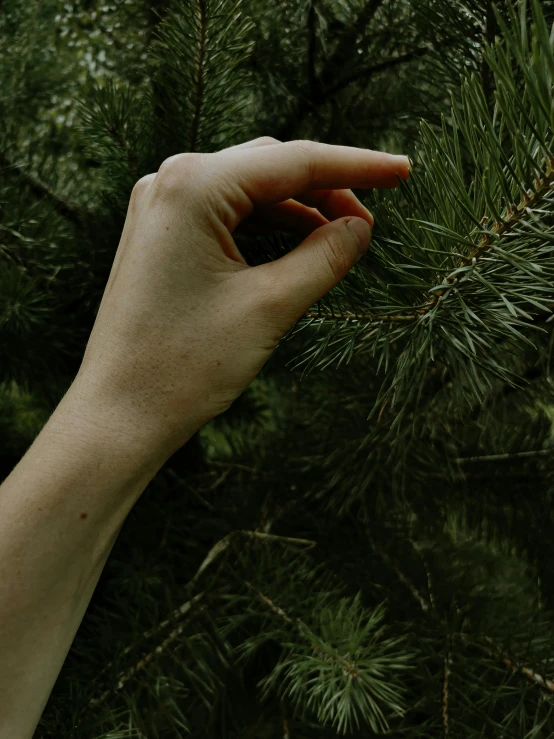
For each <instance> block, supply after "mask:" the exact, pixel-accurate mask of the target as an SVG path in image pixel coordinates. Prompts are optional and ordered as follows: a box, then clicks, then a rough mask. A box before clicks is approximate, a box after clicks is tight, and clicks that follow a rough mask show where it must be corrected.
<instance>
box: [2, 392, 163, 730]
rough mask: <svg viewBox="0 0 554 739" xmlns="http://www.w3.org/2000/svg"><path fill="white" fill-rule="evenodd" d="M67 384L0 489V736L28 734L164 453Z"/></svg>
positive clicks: (108, 410)
mask: <svg viewBox="0 0 554 739" xmlns="http://www.w3.org/2000/svg"><path fill="white" fill-rule="evenodd" d="M117 413H118V412H117V409H114V408H110V409H108V408H104V409H102V408H101V406H100V405H99V404H94V407H93V406H92V405H91V404H89V403H83V401H82V398H81V396H80V394H79V393H78V392H77V391H76V390H75V389H74V388H72V389H70V391H69V392H68V394H67V395H66V396H65V397H64V399H63V400H62V402H61V403H60V405H59V406H58V408H57V409H56V411H55V412H54V414H53V415H52V417H51V418H50V420H49V422H48V423H47V424H46V426H45V427H44V429H43V430H42V431H41V433H40V434H39V436H38V437H37V438H36V440H35V442H34V443H33V445H32V446H31V448H30V449H29V450H28V452H27V454H26V455H25V456H24V457H23V459H22V460H21V462H20V463H19V464H18V465H17V467H16V468H15V469H14V470H13V472H12V473H11V475H10V476H9V477H8V478H7V479H6V480H5V481H4V483H3V484H2V486H0V739H26V738H27V737H30V736H31V735H32V733H33V731H34V728H35V725H36V723H37V722H38V720H39V717H40V714H41V712H42V710H43V708H44V705H45V703H46V701H47V699H48V696H49V694H50V691H51V689H52V686H53V684H54V682H55V680H56V677H57V675H58V673H59V671H60V668H61V666H62V664H63V661H64V659H65V656H66V654H67V652H68V650H69V647H70V645H71V642H72V640H73V638H74V636H75V632H76V631H77V628H78V626H79V624H80V622H81V620H82V618H83V615H84V612H85V610H86V607H87V605H88V603H89V601H90V598H91V596H92V593H93V591H94V588H95V586H96V583H97V581H98V578H99V576H100V573H101V571H102V568H103V566H104V564H105V562H106V559H107V556H108V554H109V552H110V550H111V548H112V546H113V543H114V541H115V538H116V536H117V534H118V532H119V529H120V528H121V525H122V524H123V522H124V520H125V518H126V516H127V514H128V513H129V511H130V510H131V508H132V506H133V504H134V503H135V502H136V500H137V499H138V497H139V496H140V494H141V493H142V491H143V490H144V488H145V487H146V486H147V484H148V482H149V481H150V480H151V478H152V477H153V476H154V475H155V473H156V471H157V470H158V469H159V468H160V466H161V465H162V464H163V462H164V461H165V458H166V457H167V456H168V451H167V449H161V448H160V447H158V446H156V444H154V443H151V444H149V443H148V439H149V437H148V434H144V435H141V434H140V433H136V428H134V427H132V426H131V425H129V424H128V423H127V421H126V420H125V419H124V418H121V419H120V422H119V423H118V415H117Z"/></svg>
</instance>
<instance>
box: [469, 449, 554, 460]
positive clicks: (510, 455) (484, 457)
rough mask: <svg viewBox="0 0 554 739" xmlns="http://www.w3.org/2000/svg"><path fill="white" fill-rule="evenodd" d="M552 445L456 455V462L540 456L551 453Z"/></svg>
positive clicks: (552, 450)
mask: <svg viewBox="0 0 554 739" xmlns="http://www.w3.org/2000/svg"><path fill="white" fill-rule="evenodd" d="M553 453H554V447H552V448H550V449H535V450H533V451H529V452H512V453H508V454H483V455H482V456H480V457H456V462H457V463H458V464H465V463H466V462H504V461H506V460H509V459H518V458H522V457H540V456H542V455H546V454H553Z"/></svg>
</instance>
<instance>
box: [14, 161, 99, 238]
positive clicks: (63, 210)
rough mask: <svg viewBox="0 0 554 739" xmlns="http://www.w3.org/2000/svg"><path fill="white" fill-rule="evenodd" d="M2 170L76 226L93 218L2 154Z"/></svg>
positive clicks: (80, 225)
mask: <svg viewBox="0 0 554 739" xmlns="http://www.w3.org/2000/svg"><path fill="white" fill-rule="evenodd" d="M0 168H2V170H3V173H4V174H6V175H8V176H11V177H13V178H14V179H16V180H18V181H19V182H21V183H22V184H23V185H25V186H26V187H28V188H29V190H30V191H31V192H32V193H33V195H34V196H35V197H36V198H37V199H38V200H47V201H48V202H49V203H50V204H51V205H52V207H53V209H54V210H55V211H56V213H59V215H61V216H63V217H64V218H66V219H67V220H68V221H71V222H72V223H73V224H75V225H76V226H79V227H82V226H83V225H84V223H85V221H86V220H87V219H89V218H91V217H92V215H93V214H92V213H90V212H87V211H86V210H85V209H83V208H82V207H80V206H79V205H77V204H76V203H73V202H71V201H70V200H65V199H64V198H62V197H61V196H60V195H58V194H57V193H55V192H54V191H53V190H51V189H50V188H49V187H48V185H46V184H45V183H44V182H42V180H39V179H38V177H35V176H34V175H32V174H29V173H28V172H25V171H24V170H23V168H22V167H21V166H20V165H18V164H14V163H13V162H11V161H10V159H9V158H8V157H7V156H6V155H5V154H2V153H0Z"/></svg>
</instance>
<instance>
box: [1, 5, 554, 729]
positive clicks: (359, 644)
mask: <svg viewBox="0 0 554 739" xmlns="http://www.w3.org/2000/svg"><path fill="white" fill-rule="evenodd" d="M68 7H69V8H70V9H71V11H68V10H67V8H66V10H65V13H66V15H65V16H63V18H62V19H61V21H62V27H63V28H68V29H73V30H72V31H70V32H68V33H67V34H65V35H64V36H63V37H62V38H60V35H61V34H56V24H57V23H58V24H59V23H60V14H59V7H58V3H56V2H54V0H51V1H50V2H46V1H43V2H42V3H39V2H31V3H22V2H20V0H3V2H2V3H1V4H0V59H1V62H0V75H1V76H2V77H1V79H2V93H3V94H2V96H1V97H0V106H1V115H0V121H2V124H1V126H0V203H1V204H2V205H1V208H2V210H1V214H0V259H1V260H2V271H1V273H0V275H1V278H0V279H1V280H2V290H1V291H0V337H1V338H0V340H1V341H2V348H3V352H2V358H3V361H2V363H1V365H0V371H1V372H2V375H1V376H0V383H1V384H0V403H1V404H2V410H3V413H2V414H1V417H0V423H1V424H2V431H3V439H4V440H5V444H4V446H3V449H2V450H1V451H0V459H1V465H2V469H3V471H4V474H7V473H8V472H9V471H10V469H11V467H12V466H13V465H14V464H15V462H16V461H17V459H18V458H19V456H21V454H22V453H23V452H24V450H25V448H26V446H27V445H28V443H29V442H30V440H31V439H32V438H33V435H34V434H36V433H37V432H38V430H39V428H40V427H41V425H42V423H44V421H45V419H46V417H47V415H48V412H49V411H50V410H52V408H53V407H54V405H55V403H56V402H57V400H58V399H59V398H60V397H61V395H62V394H63V392H64V391H65V389H66V388H67V386H68V384H69V383H70V382H71V380H72V378H73V376H74V374H75V372H76V370H77V368H78V366H79V362H80V358H81V356H82V352H83V350H84V345H85V343H86V340H87V337H88V334H89V332H90V329H91V327H92V322H93V321H94V315H95V310H96V308H97V306H98V304H99V301H100V297H101V294H102V291H103V288H104V285H105V282H106V280H107V276H108V274H109V270H110V267H111V262H112V260H113V255H114V253H115V249H116V247H117V242H118V238H119V234H120V231H121V227H122V224H123V219H124V215H125V208H126V204H127V200H128V196H129V191H130V188H131V187H132V184H133V182H134V181H135V180H136V179H138V177H140V176H142V175H143V174H146V173H148V172H153V171H156V169H157V168H158V167H159V164H160V163H161V161H162V160H163V158H165V157H166V156H169V155H171V154H173V153H176V152H177V151H215V150H218V149H221V148H223V147H225V146H229V145H232V144H234V143H237V142H239V141H243V140H246V139H249V138H254V137H255V136H257V135H273V136H276V137H277V138H280V139H282V140H287V139H292V138H311V139H315V140H321V141H327V142H330V143H331V142H332V143H341V144H347V145H356V146H364V147H370V148H388V149H392V150H398V151H403V152H405V153H409V154H410V155H411V156H412V158H413V160H414V163H415V164H414V170H413V172H412V176H411V177H410V180H409V181H408V182H407V183H406V184H403V185H402V186H401V187H399V188H398V189H397V190H396V191H394V192H387V193H386V194H384V195H383V194H381V193H378V192H374V193H369V194H368V193H367V192H359V193H357V194H358V195H359V196H360V197H361V198H362V199H363V200H364V202H365V203H366V204H367V205H368V206H369V207H370V208H371V210H372V211H373V213H374V214H375V217H376V230H375V237H374V240H373V243H372V247H371V249H370V251H369V253H368V254H367V255H366V257H364V259H363V260H362V261H361V262H359V263H358V265H357V266H356V267H355V268H354V269H353V270H352V272H351V273H350V274H349V276H348V277H347V278H346V279H345V280H344V281H343V282H342V283H341V284H340V285H339V286H338V287H337V288H336V289H335V290H334V291H332V293H331V294H329V295H328V296H327V297H326V298H325V299H323V300H322V301H320V303H319V304H318V305H316V306H314V307H313V308H312V309H311V310H310V311H309V313H308V314H307V315H306V316H305V318H304V319H303V320H302V321H301V322H300V323H299V324H298V326H296V327H295V329H294V330H292V331H291V332H290V334H289V336H288V337H286V339H285V340H284V341H283V343H282V345H281V346H280V347H279V349H278V351H277V352H276V353H275V355H274V357H273V358H272V360H271V361H270V362H269V363H268V365H267V367H266V368H265V370H264V372H263V373H262V376H261V377H260V378H258V379H257V380H256V381H255V382H254V383H253V384H252V385H251V387H250V388H249V390H248V391H247V392H246V393H245V394H244V396H243V397H242V398H241V399H240V400H239V401H237V402H236V403H235V405H234V406H233V408H232V409H231V410H230V411H229V412H228V413H227V414H225V415H224V416H222V417H219V418H217V419H215V420H214V421H213V422H212V423H211V424H209V425H208V426H207V427H205V428H204V429H203V430H202V431H201V432H200V433H199V434H198V436H197V438H195V439H194V440H193V441H192V442H191V443H190V444H187V445H186V447H185V448H184V449H183V450H182V451H181V452H179V453H177V454H176V455H175V456H174V457H173V458H172V459H171V460H169V462H168V463H167V464H166V465H165V467H164V468H163V469H162V470H161V471H160V473H159V474H158V475H157V477H156V478H155V480H154V481H153V482H152V484H151V485H150V487H149V489H148V490H147V491H146V492H145V494H144V495H143V498H142V499H141V501H139V503H138V504H137V506H136V507H135V509H134V510H133V512H132V513H131V515H130V517H129V519H128V521H127V522H126V524H125V527H124V530H123V532H122V533H121V535H120V538H119V540H118V542H117V544H116V547H115V549H114V551H113V553H112V556H111V558H110V560H109V562H108V565H107V567H106V570H105V573H104V575H103V577H102V580H101V582H100V584H99V586H98V588H97V591H96V593H95V596H94V598H93V602H92V603H91V606H90V608H89V611H88V613H87V616H86V618H85V621H84V622H83V625H82V628H81V629H80V631H79V634H78V636H77V638H76V641H75V644H74V646H73V649H72V651H71V653H70V655H69V657H68V660H67V662H66V665H65V666H64V669H63V671H62V674H61V676H60V679H59V681H58V684H57V685H56V688H55V690H54V693H53V695H52V698H51V700H50V703H49V706H48V707H47V710H46V712H45V715H44V717H43V720H42V722H41V725H40V727H39V729H38V731H37V736H38V737H41V738H43V739H47V738H48V739H49V738H50V737H62V736H63V737H75V738H76V739H81V738H83V737H98V738H99V739H100V738H103V739H108V738H110V739H116V737H117V738H119V737H121V738H123V737H131V736H135V737H144V738H147V739H169V738H170V737H184V736H193V737H214V739H215V738H216V737H217V739H231V738H234V737H241V738H243V737H244V738H246V737H252V738H256V739H266V738H267V739H270V738H274V737H275V738H277V737H286V738H287V739H289V738H290V739H298V738H300V739H308V738H311V737H318V738H319V737H335V736H337V735H346V736H350V737H361V736H368V735H370V734H371V733H375V734H387V735H390V736H395V737H403V736H405V737H410V738H412V737H413V738H415V737H439V736H440V737H483V736H487V737H488V736H490V737H498V738H500V737H505V738H508V737H510V738H512V737H513V739H516V738H517V739H522V737H529V738H530V737H548V736H552V735H553V734H554V715H553V712H554V682H553V681H554V669H553V666H552V664H551V660H552V656H553V651H554V649H553V645H554V641H553V640H554V633H553V628H552V623H553V618H552V616H553V613H554V588H553V587H552V582H553V576H554V567H553V566H552V564H551V557H550V555H549V552H548V543H549V542H550V540H551V538H552V534H553V533H554V514H553V513H552V510H551V509H552V499H553V491H554V485H553V479H552V474H551V465H550V463H549V460H550V457H551V453H552V446H553V444H552V438H551V437H552V401H553V395H554V393H553V391H552V380H551V374H550V355H551V349H552V344H553V338H552V337H553V334H552V320H551V318H552V315H553V313H552V309H553V307H554V286H553V285H554V256H553V249H554V211H553V204H554V192H553V191H554V136H553V133H552V131H553V123H554V120H553V118H554V106H553V103H552V100H553V83H554V31H551V30H550V27H551V24H552V21H553V20H554V8H553V6H552V3H550V2H547V1H546V0H543V2H542V3H540V2H539V0H529V2H523V1H522V0H520V1H519V2H518V3H516V4H515V5H512V4H511V3H510V2H502V3H499V4H498V5H497V6H495V5H493V4H492V3H491V2H489V1H488V0H464V2H456V3H453V4H451V3H448V2H446V0H425V2H415V0H414V1H409V0H303V1H302V2H299V1H298V0H276V2H275V3H273V4H271V5H269V4H267V3H262V2H260V0H172V1H171V2H169V0H168V1H167V2H166V0H159V1H158V2H156V3H151V4H150V3H149V4H147V6H146V7H145V6H143V5H141V4H140V3H139V2H135V0H132V2H128V3H125V4H122V6H121V7H120V8H115V6H114V9H113V10H109V11H108V12H110V13H111V12H113V13H116V14H117V13H122V14H123V15H122V16H121V17H123V18H125V17H132V18H134V19H135V29H138V30H135V31H133V32H132V33H133V34H134V35H133V38H134V39H135V41H134V45H133V48H132V49H131V50H126V47H125V42H124V40H125V39H126V38H130V36H128V35H127V34H131V31H129V29H128V28H125V27H124V26H125V24H123V28H122V30H121V31H119V32H118V33H116V34H115V35H114V37H113V39H114V40H117V44H115V46H118V45H119V50H118V52H117V54H114V55H112V57H111V61H110V64H109V65H107V67H106V69H103V70H102V71H101V73H97V66H96V62H95V63H94V64H93V65H92V67H93V69H92V71H91V69H90V66H91V65H90V62H87V63H88V64H89V74H87V75H82V74H81V73H78V74H75V72H74V71H72V67H71V65H69V64H67V65H54V64H53V59H54V58H58V59H61V60H67V61H69V60H70V59H72V58H74V56H73V55H74V53H75V52H74V51H73V49H74V47H71V46H69V42H68V41H64V38H66V36H68V37H69V38H70V39H73V40H74V41H75V28H76V27H77V25H78V24H84V27H85V29H86V28H87V27H90V26H87V24H89V23H92V24H93V25H94V19H93V20H92V21H91V20H90V19H91V18H92V14H94V13H101V12H104V10H103V6H102V5H101V3H95V2H94V1H91V2H89V3H87V4H86V9H85V10H84V11H83V10H82V9H81V10H79V13H76V12H74V11H75V8H73V6H72V5H71V4H68ZM82 12H84V13H85V14H88V15H86V17H85V16H83V15H82ZM127 13H129V14H131V15H130V16H126V15H125V14H127ZM76 18H77V21H78V23H77V21H76ZM118 22H121V21H118ZM63 24H65V25H63ZM114 25H115V22H114ZM77 36H79V34H77ZM85 37H86V34H85ZM98 43H99V44H101V41H98ZM80 48H82V47H80ZM146 49H147V50H148V54H147V56H146V58H143V54H145V53H146V52H145V51H143V50H146ZM22 50H24V51H25V54H22ZM89 51H90V49H89ZM102 52H104V55H105V53H106V52H105V50H104V49H103V48H102V47H100V48H98V49H96V51H95V52H94V54H92V56H89V57H87V59H89V60H90V59H92V60H93V61H94V60H95V59H98V58H99V57H100V55H101V53H102ZM91 53H92V52H91ZM95 54H96V56H95ZM108 57H109V55H108ZM105 58H106V57H105V56H103V57H102V59H105ZM22 59H24V61H22ZM102 63H103V62H102ZM64 70H67V71H64ZM91 77H92V79H91ZM68 88H69V89H71V90H72V93H73V94H74V96H75V98H78V103H75V102H73V101H72V100H69V103H68V104H67V108H68V112H67V123H64V124H63V125H61V127H59V128H56V127H55V126H53V125H52V120H51V115H52V114H51V112H50V111H51V108H52V103H51V101H52V95H59V96H61V97H60V98H59V99H62V97H63V95H62V92H63V90H64V89H68ZM421 119H424V122H421ZM237 242H238V243H239V245H240V247H241V249H242V251H243V253H244V254H245V256H246V257H247V259H248V260H249V261H250V263H255V262H256V261H258V260H266V259H271V258H275V257H278V256H279V255H280V254H282V253H283V252H284V251H286V250H288V249H290V248H293V247H294V246H295V245H296V243H297V240H295V238H294V237H293V236H292V235H290V234H284V233H277V234H275V235H274V236H272V237H271V238H267V237H263V238H262V237H252V236H250V237H246V236H242V237H237Z"/></svg>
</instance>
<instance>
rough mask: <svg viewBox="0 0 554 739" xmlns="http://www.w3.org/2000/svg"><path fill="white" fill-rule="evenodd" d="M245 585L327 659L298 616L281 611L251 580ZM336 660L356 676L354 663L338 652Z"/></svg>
mask: <svg viewBox="0 0 554 739" xmlns="http://www.w3.org/2000/svg"><path fill="white" fill-rule="evenodd" d="M245 585H246V586H247V587H248V588H249V589H250V590H252V591H253V592H254V593H256V595H257V596H258V597H259V598H260V599H261V600H262V601H263V602H264V603H265V605H266V606H267V607H268V608H270V609H271V610H272V611H273V613H275V614H276V615H277V616H279V617H280V618H281V619H282V620H283V621H284V622H285V623H286V624H288V625H289V626H292V628H293V629H294V630H295V631H296V632H297V633H298V634H299V635H300V636H301V637H302V638H303V639H304V640H305V641H307V642H308V644H309V645H310V647H311V648H312V649H313V650H314V652H317V653H318V654H319V655H320V656H322V657H324V658H325V659H328V658H329V657H328V655H326V654H324V653H323V652H322V650H321V648H320V647H318V645H317V644H314V642H313V641H312V640H311V639H310V637H309V634H307V633H306V627H305V626H304V623H303V622H302V621H301V620H300V619H299V618H291V617H290V616H289V615H287V614H286V613H285V611H283V609H282V608H281V607H280V606H278V605H277V604H276V603H274V602H273V601H272V600H271V598H268V597H267V595H264V594H263V593H262V592H261V590H259V589H258V588H257V587H256V586H255V585H253V584H252V583H251V582H248V581H247V580H245ZM335 659H336V661H337V662H338V663H339V664H340V665H341V667H342V668H343V669H344V670H345V672H347V673H348V674H349V675H350V676H351V677H352V678H357V677H358V670H357V668H356V665H355V664H353V663H352V662H350V661H349V660H347V659H345V658H344V657H341V656H340V655H338V654H335Z"/></svg>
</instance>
